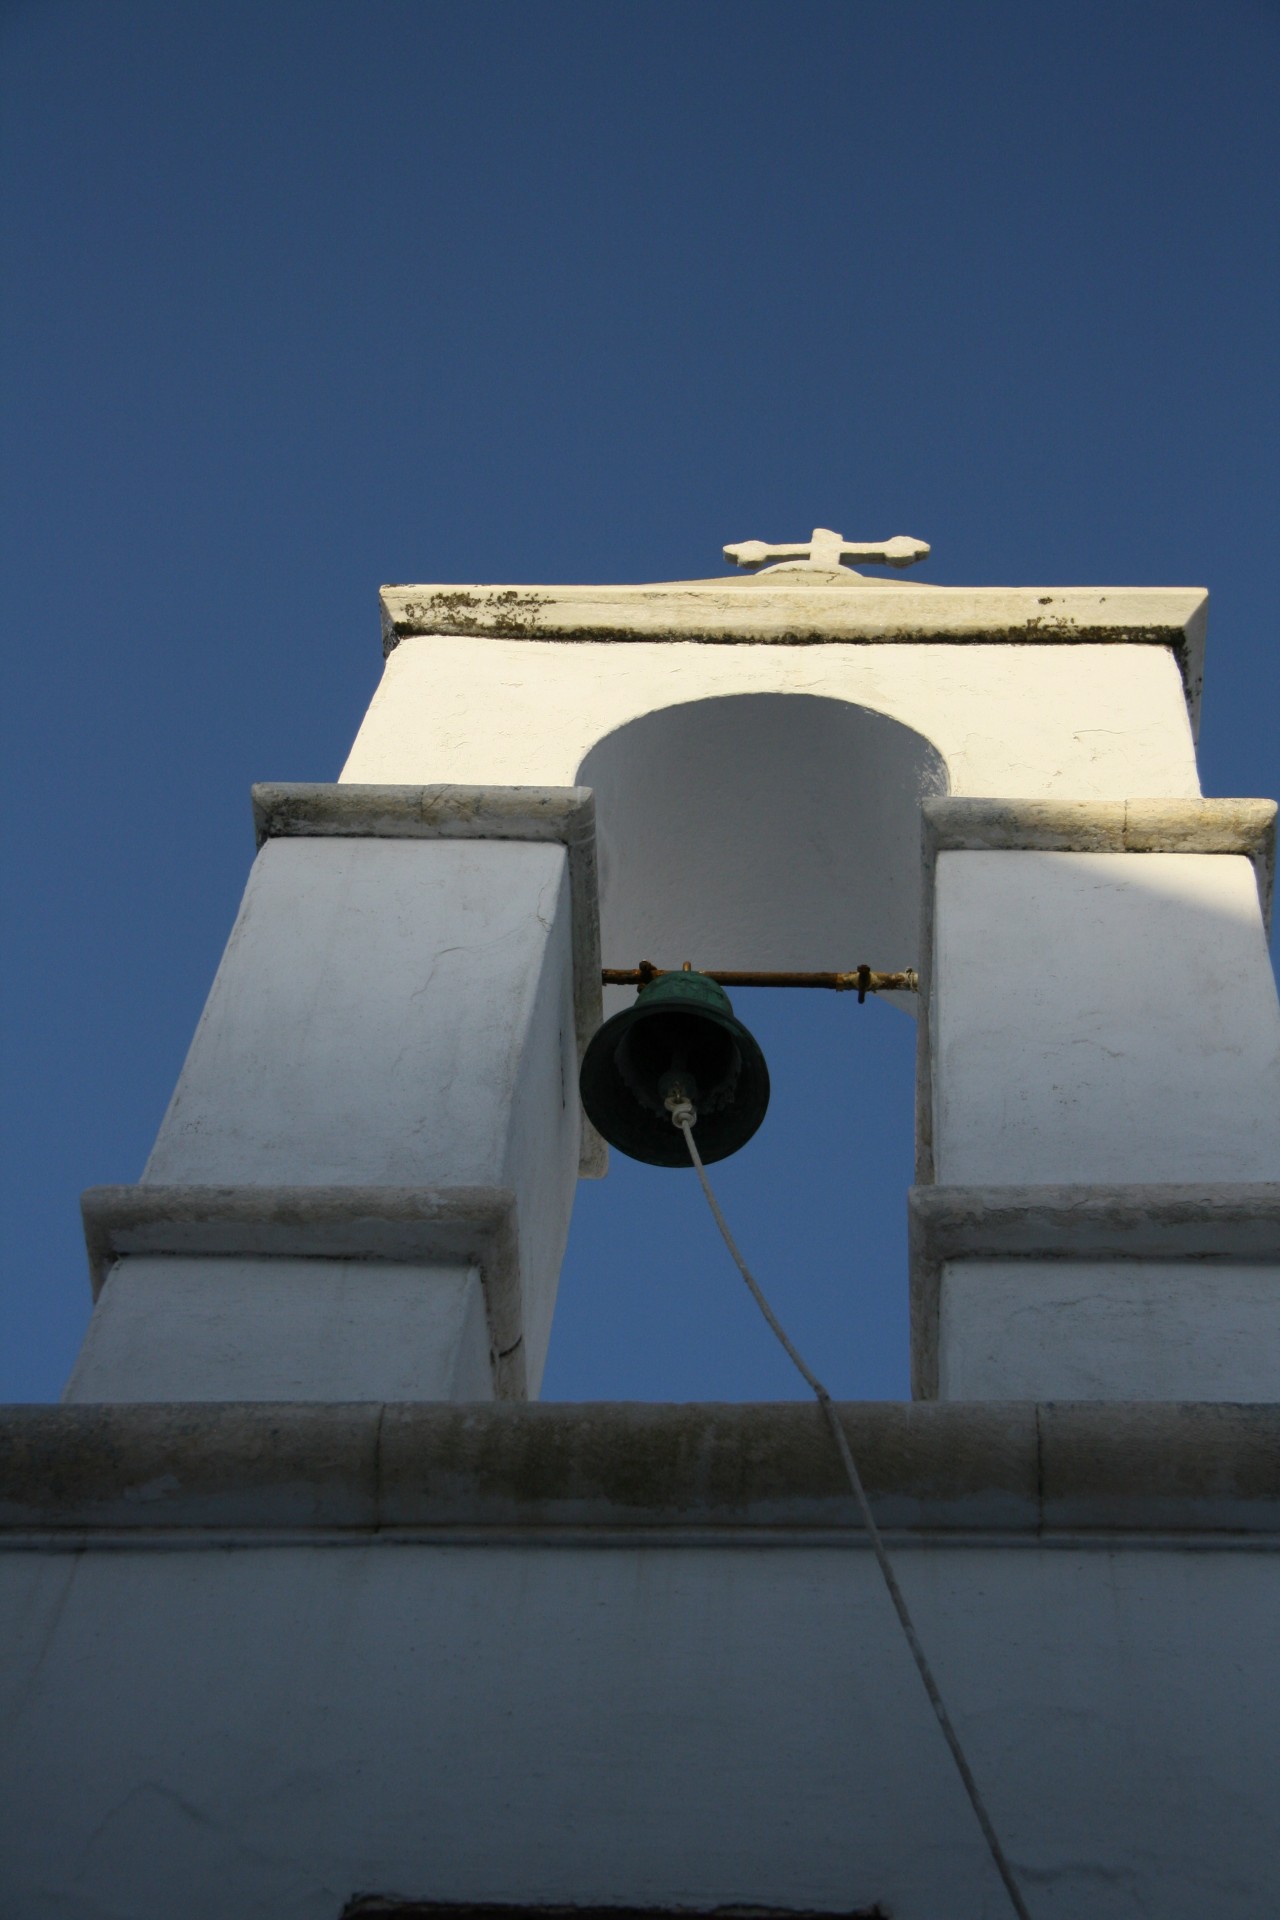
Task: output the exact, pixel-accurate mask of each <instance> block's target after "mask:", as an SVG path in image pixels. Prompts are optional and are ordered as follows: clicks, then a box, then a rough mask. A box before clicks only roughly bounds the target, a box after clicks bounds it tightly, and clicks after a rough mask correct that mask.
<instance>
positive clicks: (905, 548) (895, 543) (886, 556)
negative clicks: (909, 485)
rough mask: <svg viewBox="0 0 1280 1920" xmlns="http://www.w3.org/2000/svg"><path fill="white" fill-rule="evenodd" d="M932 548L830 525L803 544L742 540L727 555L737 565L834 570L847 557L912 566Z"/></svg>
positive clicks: (903, 536)
mask: <svg viewBox="0 0 1280 1920" xmlns="http://www.w3.org/2000/svg"><path fill="white" fill-rule="evenodd" d="M928 553H929V548H928V546H927V544H926V543H925V542H924V541H923V540H911V539H908V537H907V535H906V534H904V533H900V534H897V535H895V537H894V538H893V539H892V540H846V539H845V537H844V535H843V534H842V533H833V532H832V530H831V528H830V527H815V528H814V530H813V533H812V535H811V537H810V538H809V539H808V540H807V541H806V542H805V543H804V544H803V545H801V546H788V547H777V546H772V547H771V546H768V545H766V543H765V542H764V541H763V540H743V541H740V542H739V544H738V545H737V546H736V547H726V548H725V550H724V557H725V559H726V560H730V561H732V563H733V565H734V566H735V567H750V568H754V567H762V566H763V565H764V564H765V562H766V560H773V561H779V562H783V563H789V564H790V565H791V566H793V567H797V566H798V567H806V568H810V567H811V568H814V569H816V570H817V571H819V572H823V573H831V572H834V571H835V570H836V569H837V568H839V567H840V566H841V565H842V563H843V562H844V561H846V560H870V561H885V562H887V564H888V565H889V566H891V567H913V566H914V565H915V563H916V561H917V560H924V559H927V557H928Z"/></svg>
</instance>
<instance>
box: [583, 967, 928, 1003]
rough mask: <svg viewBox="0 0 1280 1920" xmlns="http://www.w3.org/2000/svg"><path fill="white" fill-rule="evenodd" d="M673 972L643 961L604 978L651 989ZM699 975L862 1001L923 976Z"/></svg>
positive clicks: (916, 984) (869, 972) (608, 970)
mask: <svg viewBox="0 0 1280 1920" xmlns="http://www.w3.org/2000/svg"><path fill="white" fill-rule="evenodd" d="M670 971H671V969H670V968H669V967H655V966H654V964H653V962H652V961H651V960H642V961H641V962H640V964H639V966H638V967H605V968H603V969H602V970H601V975H600V978H601V980H602V981H603V982H604V984H605V986H606V987H647V986H648V984H649V982H650V981H651V980H657V979H658V978H659V977H660V976H661V975H662V974H664V973H669V972H670ZM698 972H699V973H704V974H705V975H706V977H707V979H708V980H714V981H716V982H717V984H718V985H719V986H722V987H828V988H830V989H831V990H832V991H833V992H835V993H856V994H858V995H859V997H860V998H865V996H866V995H867V994H869V993H918V992H919V990H920V976H919V974H918V973H917V972H916V971H915V969H914V967H907V968H905V969H904V970H903V971H902V972H900V973H878V972H875V971H874V970H873V969H872V968H871V967H855V968H853V970H852V971H851V972H848V973H762V972H759V971H750V970H747V971H744V970H737V971H726V970H725V969H723V968H721V969H719V970H717V969H715V968H712V967H699V968H698Z"/></svg>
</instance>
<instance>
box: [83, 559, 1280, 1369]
mask: <svg viewBox="0 0 1280 1920" xmlns="http://www.w3.org/2000/svg"><path fill="white" fill-rule="evenodd" d="M725 551H726V555H727V556H728V557H729V558H731V559H734V560H736V561H738V562H739V563H740V564H741V565H743V566H744V567H745V566H750V567H753V568H757V569H763V570H762V571H757V572H756V573H754V575H753V576H751V577H742V576H739V577H728V578H725V577H721V578H717V579H711V580H701V581H678V582H673V583H667V584H659V585H656V586H648V587H617V588H597V587H566V588H550V587H467V586H437V587H398V588H388V589H386V590H385V592H384V594H383V609H384V622H385V634H386V645H387V669H386V675H385V678H384V680H383V682H382V685H381V687H380V688H379V690H378V692H377V694H376V696H375V698H374V701H373V704H372V706H371V708H370V710H369V713H368V715H367V717H366V719H365V721H364V724H363V726H362V727H361V729H360V732H359V735H358V737H357V739H356V743H355V746H354V748H353V750H352V753H351V757H350V759H349V760H348V762H347V765H346V767H345V769H344V770H343V774H342V777H341V780H340V781H339V783H338V784H337V785H336V786H333V787H327V788H326V787H292V788H291V787H263V788H259V789H258V790H257V793H256V797H255V809H256V821H257V829H258V838H259V845H260V852H259V856H258V862H257V865H256V867H255V869H254V872H253V875H252V878H251V880H250V884H249V888H248V891H247V893H246V896H245V902H244V906H243V908H242V911H241V915H240V918H239V920H238V922H237V925H236V928H235V931H234V933H233V935H232V938H231V942H230V945H229V947H228V949H227V953H226V956H225V959H224V961H223V964H222V967H221V969H220V971H219V974H218V978H217V981H216V983H215V986H214V989H213V992H212V994H211V996H210V1000H209V1005H208V1008H207V1009H206V1012H205V1015H204V1019H203V1020H202V1022H201V1025H200V1029H199V1031H198V1033H197V1035H196V1039H195V1041H194V1043H193V1046H192V1049H191V1054H190V1056H189V1058H188V1061H187V1064H186V1067H185V1069H184V1071H183V1074H182V1078H181V1081H180V1083H179V1086H178V1089H177V1092H176V1094H175V1096H174V1099H173V1103H172V1106H171V1108H170V1111H169V1114H168V1116H167V1117H166V1119H165V1122H164V1125H163V1127H162V1129H161V1132H160V1137H159V1139H158V1141H157V1143H156V1146H155V1150H154V1152H153V1153H152V1156H151V1159H150V1161H149V1163H148V1165H147V1168H146V1171H145V1173H144V1175H143V1179H142V1182H141V1184H140V1185H139V1186H138V1187H136V1188H133V1189H128V1190H106V1191H103V1192H100V1193H96V1194H92V1195H90V1196H89V1197H88V1200H87V1202H86V1210H87V1219H88V1225H89V1233H90V1241H91V1246H92V1249H93V1253H94V1262H95V1273H96V1275H97V1279H98V1282H99V1284H101V1281H102V1279H103V1278H104V1276H105V1275H106V1273H107V1272H108V1271H109V1270H110V1271H111V1272H112V1279H111V1283H110V1286H109V1287H108V1288H107V1290H106V1292H105V1294H104V1295H103V1297H102V1300H101V1303H100V1305H99V1308H98V1312H97V1314H96V1316H95V1320H94V1324H93V1327H92V1330H91V1332H90V1335H89V1339H88V1341H87V1343H86V1347H85V1351H84V1354H83V1356H82V1358H81V1361H80V1364H79V1366H78V1368H77V1370H76V1373H75V1376H74V1378H73V1381H72V1384H71V1387H70V1389H69V1397H70V1398H72V1399H76V1400H80V1399H87V1400H102V1399H131V1400H132V1399H174V1398H190V1399H229V1398H236V1399H245V1398H267V1399H273V1398H277V1397H281V1396H287V1397H295V1396H296V1397H301V1398H317V1399H333V1398H355V1397H370V1396H372V1397H379V1398H380V1397H390V1398H400V1397H407V1398H415V1397H421V1396H424V1395H426V1396H429V1397H438V1398H458V1399H476V1398H484V1397H486V1396H488V1395H489V1394H493V1395H495V1396H497V1397H499V1398H520V1397H522V1396H524V1395H526V1394H533V1395H536V1393H537V1390H538V1382H539V1380H540V1378H541V1373H542V1365H543V1360H544V1356H545V1353H546V1346H547V1341H548V1338H549V1336H550V1329H551V1321H552V1312H553V1306H554V1300H555V1291H556V1281H557V1274H558V1269H559V1263H560V1258H561V1254H562V1251H563V1247H564V1240H565V1235H566V1232H567V1227H568V1220H569V1212H570V1208H571V1205H572V1196H573V1187H574V1182H575V1180H576V1178H577V1176H578V1174H579V1173H580V1172H581V1173H586V1174H588V1175H590V1174H595V1173H598V1172H600V1171H602V1169H603V1164H604V1162H603V1154H602V1150H601V1145H600V1142H599V1141H598V1140H596V1139H595V1138H594V1137H593V1136H589V1134H584V1130H583V1123H582V1121H581V1118H580V1114H579V1108H578V1101H577V1094H576V1065H577V1060H578V1058H579V1056H580V1054H581V1051H582V1049H583V1047H584V1046H585V1044H586V1041H587V1040H588V1039H589V1038H590V1035H591V1033H592V1032H593V1031H594V1028H595V1027H596V1025H598V1023H599V1019H600V1017H601V1006H602V1002H601V992H600V979H599V975H600V959H601V940H600V932H599V929H600V927H601V926H603V929H604V948H605V958H606V959H608V960H610V961H611V962H612V963H613V964H626V965H632V964H634V962H635V961H636V960H637V959H638V958H639V957H640V956H641V955H642V954H645V955H648V954H653V955H655V956H658V957H661V956H663V955H667V956H671V955H680V956H684V955H686V954H690V953H693V954H697V955H698V956H701V957H702V959H703V960H704V963H706V964H710V963H711V957H712V956H715V957H716V958H717V959H720V958H723V960H724V962H725V964H731V965H735V966H742V967H744V968H770V967H778V968H783V967H791V968H804V967H811V968H822V967H830V966H839V965H845V964H848V963H849V958H850V956H851V955H853V954H855V953H856V954H857V955H859V956H865V955H866V954H868V953H870V954H873V955H875V956H877V963H879V956H883V961H884V964H885V965H887V966H892V967H901V966H909V967H913V968H918V969H919V971H920V975H921V980H922V991H921V999H920V1008H919V1013H920V1044H919V1060H920V1073H919V1103H918V1122H917V1133H918V1142H917V1145H918V1184H917V1186H916V1188H915V1190H914V1192H913V1194H912V1195H911V1216H912V1246H913V1252H912V1273H911V1288H912V1306H913V1336H912V1337H913V1379H914V1390H915V1392H916V1394H917V1396H921V1397H935V1396H940V1397H942V1398H944V1399H952V1400H957V1399H958V1400H973V1399H984V1400H987V1399H1008V1400H1025V1399H1037V1398H1048V1399H1055V1398H1090V1399H1109V1400H1114V1399H1119V1400H1134V1399H1185V1398H1197V1399H1221V1400H1241V1399H1250V1398H1255V1397H1258V1396H1264V1397H1265V1396H1267V1395H1270V1394H1271V1393H1273V1392H1274V1391H1275V1387H1276V1378H1275V1366H1276V1358H1275V1354H1276V1338H1277V1333H1276V1303H1277V1298H1278V1295H1277V1285H1276V1281H1277V1270H1276V1267H1275V1258H1276V1254H1277V1247H1276V1235H1275V1214H1274V1192H1273V1191H1272V1189H1271V1187H1270V1185H1269V1183H1272V1182H1274V1181H1275V1180H1276V1179H1277V1177H1280V1014H1278V1012H1277V1004H1276V993H1275V985H1274V981H1273V978H1272V973H1271V968H1270V965H1269V961H1268V956H1267V947H1266V932H1265V920H1266V915H1267V913H1268V911H1269V904H1270V890H1271V877H1272V871H1273V866H1274V858H1275V812H1276V810H1275V807H1274V805H1273V804H1272V803H1271V802H1269V801H1253V800H1205V799H1202V798H1201V796H1200V792H1199V783H1198V779H1197V775H1196V765H1195V754H1194V747H1193V730H1194V725H1195V718H1196V708H1197V701H1198V697H1199V685H1200V670H1201V657H1202V648H1203V635H1204V620H1205V600H1206V596H1205V595H1204V594H1203V593H1202V592H1200V591H1197V590H1191V589H1149V588H1131V589H1116V588H1108V589H1093V588H1056V587H1055V588H1045V589H1036V588H985V589H973V588H946V587H935V586H918V585H916V584H914V582H911V583H908V582H905V581H897V580H888V579H884V578H877V579H873V578H870V577H865V576H861V575H859V574H858V573H855V572H854V571H852V569H851V568H849V567H848V566H847V565H845V564H844V562H845V561H846V560H848V559H851V558H861V559H863V560H869V561H873V562H874V561H887V562H889V563H890V564H892V565H894V566H898V567H906V566H910V565H911V564H912V563H913V562H914V561H916V560H919V559H921V558H922V557H923V556H924V555H925V554H927V552H928V548H927V547H925V546H924V545H923V543H922V542H919V541H913V540H908V539H906V538H903V537H899V538H898V539H895V540H890V541H887V542H883V543H880V544H878V545H876V544H871V543H861V544H855V543H850V542H846V541H844V540H843V539H842V537H841V536H840V535H839V534H837V533H833V532H831V531H830V530H827V529H822V528H819V529H816V530H815V532H814V534H813V537H812V540H811V541H810V542H808V543H805V544H803V545H794V546H781V547H768V546H766V545H764V544H763V543H762V542H759V541H749V542H747V543H745V544H743V545H741V546H736V547H728V548H726V550H725ZM768 562H773V563H774V564H766V563H768ZM598 876H599V885H598ZM898 997H899V999H900V1000H901V1001H902V1003H903V1004H904V1006H905V1008H906V1010H907V1011H908V1012H910V1013H914V1012H915V1011H916V1008H915V1007H914V1005H912V1004H911V1003H910V1000H909V997H908V996H898ZM611 998H612V999H614V1000H616V1001H617V1003H618V1004H621V1002H622V998H623V996H621V995H619V994H613V995H612V996H611ZM905 1200H906V1196H904V1204H905Z"/></svg>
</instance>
